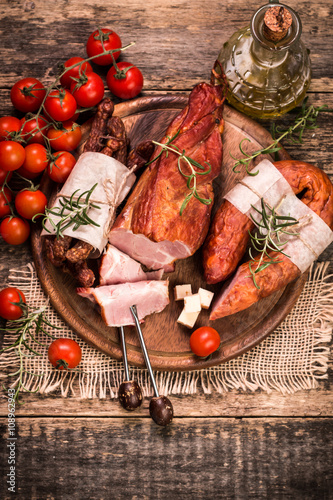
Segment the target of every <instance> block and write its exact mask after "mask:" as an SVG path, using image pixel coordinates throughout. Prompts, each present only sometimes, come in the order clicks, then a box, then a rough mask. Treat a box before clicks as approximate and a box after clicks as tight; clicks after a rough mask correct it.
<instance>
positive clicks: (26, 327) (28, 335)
mask: <svg viewBox="0 0 333 500" xmlns="http://www.w3.org/2000/svg"><path fill="white" fill-rule="evenodd" d="M13 304H14V305H17V306H19V307H20V308H21V309H22V310H23V316H22V317H21V318H19V319H16V320H13V321H11V322H10V323H7V325H6V328H0V332H4V333H9V334H14V335H17V338H16V341H15V342H14V343H13V344H11V345H10V346H8V347H5V348H3V349H1V350H0V354H2V353H3V352H5V351H8V350H12V349H14V350H16V353H17V356H18V364H19V366H18V369H17V370H16V371H15V372H13V373H9V374H8V375H7V377H15V376H17V377H18V379H17V381H16V385H15V395H14V399H15V400H18V397H19V393H20V391H21V390H23V391H25V392H37V391H38V389H39V388H38V387H37V389H36V390H35V391H30V390H29V389H27V388H26V387H25V385H24V381H23V378H24V375H25V374H26V375H31V376H33V377H39V376H41V375H37V374H35V373H31V372H28V371H27V370H26V369H25V367H24V358H33V357H34V356H42V353H39V352H37V351H36V350H35V349H33V348H32V347H31V345H30V341H31V340H32V341H33V342H35V343H37V344H39V345H44V344H42V343H41V342H39V341H38V340H37V339H36V336H37V335H38V333H39V332H44V333H45V334H46V335H47V336H48V337H51V338H54V337H53V335H51V334H50V333H49V332H48V331H47V330H46V326H49V327H51V328H56V329H59V328H60V327H58V326H55V325H52V324H51V323H50V322H49V321H48V320H47V319H46V317H45V309H46V307H47V306H46V305H45V306H43V307H41V308H39V309H36V310H31V308H30V307H29V306H27V305H26V304H25V303H24V302H23V301H22V299H21V300H20V302H13Z"/></svg>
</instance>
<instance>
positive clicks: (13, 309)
mask: <svg viewBox="0 0 333 500" xmlns="http://www.w3.org/2000/svg"><path fill="white" fill-rule="evenodd" d="M20 299H21V301H22V302H24V304H25V303H26V301H25V296H24V293H23V292H21V290H20V289H19V288H15V287H13V286H9V287H8V288H4V289H3V290H1V292H0V316H1V317H2V318H4V319H9V320H11V321H12V320H15V319H19V318H20V317H21V316H22V314H23V311H22V309H21V307H20V306H16V305H15V303H17V304H18V303H19V302H20ZM13 302H14V304H13Z"/></svg>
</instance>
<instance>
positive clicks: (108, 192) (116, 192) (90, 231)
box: [42, 152, 135, 258]
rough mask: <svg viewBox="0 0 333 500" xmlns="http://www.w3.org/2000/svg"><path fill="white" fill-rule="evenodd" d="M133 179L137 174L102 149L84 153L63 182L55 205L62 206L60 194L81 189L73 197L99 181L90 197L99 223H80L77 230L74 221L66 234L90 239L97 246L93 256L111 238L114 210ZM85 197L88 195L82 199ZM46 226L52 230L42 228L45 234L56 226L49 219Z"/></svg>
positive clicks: (68, 194)
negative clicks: (109, 234)
mask: <svg viewBox="0 0 333 500" xmlns="http://www.w3.org/2000/svg"><path fill="white" fill-rule="evenodd" d="M134 182H135V175H134V174H133V173H131V172H130V171H129V170H128V168H127V167H125V165H123V164H122V163H120V162H119V161H118V160H116V159H115V158H111V157H109V156H106V155H104V154H102V153H94V152H87V153H83V154H82V155H81V156H80V157H79V159H78V161H77V163H76V164H75V166H74V168H73V170H72V172H71V173H70V175H69V177H68V179H67V180H66V182H65V184H64V185H63V187H62V189H61V191H60V193H59V194H58V196H57V198H56V201H55V203H54V204H53V206H52V208H56V207H61V204H60V199H59V198H61V197H63V196H65V197H66V198H70V197H71V196H72V194H73V193H74V191H76V190H79V191H78V193H77V196H75V197H74V199H77V198H78V197H79V196H80V195H81V194H82V193H83V192H85V191H90V190H91V188H92V187H93V186H94V185H95V184H97V185H96V187H95V189H94V191H93V193H92V195H91V197H90V202H92V203H94V204H95V205H98V206H99V207H100V208H94V207H90V208H89V211H88V216H89V218H90V219H92V220H93V221H94V222H96V223H97V224H98V226H94V225H92V224H89V225H81V226H80V227H79V228H78V229H76V230H75V231H74V230H73V227H74V225H72V226H70V227H68V228H67V229H65V230H64V231H63V234H64V235H67V236H72V237H73V238H76V239H78V240H81V241H84V242H86V243H90V244H91V245H92V246H93V247H94V249H95V251H94V252H93V253H92V254H91V255H90V257H94V258H97V257H99V256H100V254H101V253H102V251H103V249H104V248H105V246H106V244H107V241H108V238H107V235H108V232H107V229H108V228H107V226H108V224H109V222H110V219H111V217H112V213H113V212H114V210H115V209H116V207H117V206H119V205H120V203H121V202H122V201H123V200H124V199H125V197H126V196H127V194H128V193H129V191H130V189H131V187H132V185H133V184H134ZM84 198H85V196H84V197H83V200H84ZM52 220H53V222H54V223H55V224H57V222H58V221H59V217H57V216H52ZM45 226H46V228H47V230H48V231H49V232H48V231H46V230H45V229H43V231H42V236H46V235H52V234H55V229H54V228H53V227H52V225H51V223H50V222H49V221H47V222H46V224H45Z"/></svg>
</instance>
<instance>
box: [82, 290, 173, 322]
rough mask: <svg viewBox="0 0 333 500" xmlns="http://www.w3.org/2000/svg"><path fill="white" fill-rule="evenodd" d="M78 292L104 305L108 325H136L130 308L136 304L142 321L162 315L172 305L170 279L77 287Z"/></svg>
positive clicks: (102, 312) (101, 305) (104, 315)
mask: <svg viewBox="0 0 333 500" xmlns="http://www.w3.org/2000/svg"><path fill="white" fill-rule="evenodd" d="M77 293H78V294H79V295H80V296H82V297H85V298H87V299H89V300H92V301H93V302H96V303H97V304H98V305H99V306H100V309H101V315H102V318H103V320H104V321H105V323H106V324H107V326H125V325H134V321H133V316H132V314H131V311H130V306H133V305H136V307H137V312H138V317H139V320H140V321H141V320H142V319H143V318H145V316H148V315H149V314H153V313H158V312H161V311H162V310H163V309H164V308H165V307H166V306H167V305H168V304H169V292H168V281H166V280H165V281H137V282H136V283H122V284H119V285H109V286H100V287H97V288H77Z"/></svg>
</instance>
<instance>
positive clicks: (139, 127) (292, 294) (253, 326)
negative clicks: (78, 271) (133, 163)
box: [32, 95, 306, 370]
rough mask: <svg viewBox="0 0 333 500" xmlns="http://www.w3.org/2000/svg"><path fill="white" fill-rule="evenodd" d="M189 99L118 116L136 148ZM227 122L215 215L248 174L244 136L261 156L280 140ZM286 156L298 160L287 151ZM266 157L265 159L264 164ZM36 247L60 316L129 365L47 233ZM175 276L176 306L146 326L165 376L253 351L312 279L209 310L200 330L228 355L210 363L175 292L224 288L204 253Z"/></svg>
mask: <svg viewBox="0 0 333 500" xmlns="http://www.w3.org/2000/svg"><path fill="white" fill-rule="evenodd" d="M187 100H188V96H184V95H164V96H155V97H149V96H148V97H142V98H138V99H135V100H133V101H128V102H124V103H121V104H118V105H116V106H115V114H116V115H118V116H120V117H121V118H122V119H123V121H124V123H125V127H126V130H127V133H128V136H129V139H130V146H131V148H132V147H134V146H135V145H136V144H138V143H139V142H141V141H143V140H147V139H155V140H159V139H161V138H162V136H163V135H164V133H165V131H166V128H167V126H168V125H169V123H170V121H171V120H172V119H173V118H174V116H175V115H176V114H178V113H179V111H180V110H181V109H183V108H184V107H185V105H186V104H187ZM224 119H225V131H224V133H223V147H224V160H223V168H222V173H221V175H220V177H219V178H218V179H216V181H214V191H215V196H216V197H215V205H214V207H215V209H216V208H217V207H218V206H219V204H220V202H221V200H222V196H223V195H224V193H226V192H227V191H228V190H229V189H231V187H233V186H234V184H235V183H236V182H237V180H238V179H239V178H241V177H242V176H243V175H244V174H238V175H236V174H234V173H233V172H232V167H233V165H234V160H233V159H232V158H231V156H230V154H232V155H233V156H234V157H236V158H238V157H240V156H241V153H240V150H239V143H240V141H241V140H242V139H244V138H248V139H250V140H251V142H248V141H245V142H244V144H243V146H244V148H246V151H255V150H257V149H260V148H262V147H265V146H268V145H269V144H270V143H271V142H272V138H271V136H270V134H269V133H268V132H267V131H266V130H265V129H264V128H263V127H261V126H260V125H259V124H257V123H256V122H254V121H252V120H251V119H249V118H248V117H246V116H245V115H242V114H240V113H239V112H237V111H235V110H234V109H232V108H230V107H228V106H225V111H224ZM279 158H280V159H288V158H290V157H289V155H288V153H287V152H286V151H285V150H284V149H281V150H280V152H279ZM261 159H262V158H258V161H260V160H261ZM43 189H44V190H46V191H48V194H51V192H52V190H53V189H54V185H53V184H52V183H51V182H50V181H48V180H44V185H43ZM32 249H33V256H34V261H35V264H36V269H37V273H38V277H39V279H40V281H41V283H42V286H43V288H44V290H45V292H46V294H47V295H48V296H49V297H50V300H51V303H52V305H53V307H54V308H55V310H56V311H57V312H58V313H59V314H60V316H61V317H62V318H63V319H64V320H65V321H66V323H67V324H68V325H69V327H70V328H72V329H73V330H74V331H75V332H76V333H77V334H78V335H79V336H80V337H81V338H83V339H84V340H86V341H87V342H88V343H90V344H92V345H93V346H95V347H96V348H97V349H100V350H101V351H103V352H104V353H106V354H108V355H110V356H111V357H113V358H115V359H121V350H120V344H119V337H118V331H117V329H116V328H110V327H107V326H106V325H105V324H104V322H103V320H102V318H101V316H100V315H99V314H98V312H97V311H96V310H95V309H94V307H93V305H92V303H91V302H90V301H89V300H87V299H84V298H82V297H80V296H78V295H77V294H76V291H75V288H76V284H75V282H74V280H72V278H71V277H70V276H69V275H67V274H64V273H63V272H61V271H60V270H59V269H57V268H55V267H53V266H52V265H51V264H50V262H49V261H48V260H47V258H46V255H45V249H44V245H43V239H42V238H41V237H40V229H35V230H34V232H33V235H32ZM165 277H166V275H165V276H164V278H165ZM167 277H168V279H169V290H170V304H169V305H168V306H167V307H166V308H165V309H164V311H163V312H161V313H159V314H153V315H151V316H149V317H147V318H146V319H145V322H144V324H143V325H142V328H143V334H144V337H145V340H146V343H147V348H148V351H149V355H150V360H151V364H152V366H153V368H154V369H158V370H195V369H200V368H204V367H209V366H213V365H217V364H219V363H222V362H224V361H226V360H229V359H231V358H234V357H236V356H239V355H240V354H242V353H244V352H246V351H247V350H249V349H251V348H252V347H253V346H255V345H256V344H258V343H259V342H261V341H262V340H263V339H264V338H265V337H266V336H267V335H268V334H269V333H271V332H272V331H273V330H274V329H275V328H276V326H277V325H278V324H279V323H280V322H281V321H282V320H283V319H284V318H285V317H286V316H287V314H288V313H289V312H290V310H291V309H292V307H293V305H294V304H295V302H296V300H297V298H298V297H299V295H300V293H301V291H302V289H303V286H304V284H305V281H306V276H304V275H302V276H301V277H300V278H299V279H298V280H296V281H294V282H293V283H291V284H290V285H288V286H287V287H286V288H285V289H283V290H280V291H279V292H277V293H275V294H274V295H272V296H270V297H268V298H266V299H263V300H261V301H260V302H258V303H257V304H255V305H253V306H252V307H251V308H249V309H247V310H245V311H242V312H240V313H237V314H234V315H232V316H230V317H227V318H223V319H220V320H217V321H214V322H210V321H209V319H208V318H209V312H208V311H204V310H203V311H202V312H201V313H200V315H199V318H198V321H197V323H196V325H195V327H196V328H197V327H199V326H204V325H210V326H212V327H214V328H215V329H216V330H217V331H218V332H219V333H220V336H221V341H222V343H221V348H220V350H219V351H218V352H216V353H214V354H213V356H212V357H211V359H209V360H203V359H200V358H198V357H196V356H195V355H193V354H192V353H191V351H190V347H189V338H190V334H191V332H192V330H189V329H187V328H186V327H183V326H181V325H179V324H178V323H177V318H178V316H179V314H180V312H181V310H182V307H183V304H182V303H181V302H175V300H174V295H173V289H174V286H175V285H176V284H184V283H191V284H192V291H193V293H195V292H196V291H197V290H198V288H199V287H200V286H202V287H203V288H207V289H209V290H212V291H213V292H214V293H217V292H218V291H219V289H220V288H221V284H219V285H214V286H207V285H206V283H205V282H204V280H203V273H202V264H201V251H200V250H199V251H198V252H197V253H196V254H195V255H194V256H193V257H191V258H188V259H185V260H183V261H178V262H177V263H176V270H175V272H174V273H171V274H169V275H168V276H167ZM125 332H126V342H127V351H128V359H129V362H130V363H132V364H134V365H137V366H144V360H143V357H142V354H141V349H140V347H139V341H138V338H137V335H136V331H135V329H134V327H126V329H125Z"/></svg>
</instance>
